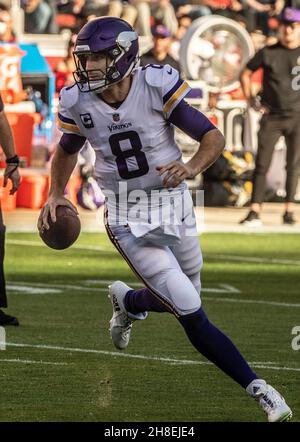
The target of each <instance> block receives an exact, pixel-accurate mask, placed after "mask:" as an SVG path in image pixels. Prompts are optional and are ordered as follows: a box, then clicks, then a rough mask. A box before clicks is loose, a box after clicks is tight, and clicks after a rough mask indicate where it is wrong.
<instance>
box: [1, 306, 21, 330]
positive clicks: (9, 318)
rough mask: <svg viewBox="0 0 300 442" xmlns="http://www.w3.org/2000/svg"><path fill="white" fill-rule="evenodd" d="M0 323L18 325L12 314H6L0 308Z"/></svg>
mask: <svg viewBox="0 0 300 442" xmlns="http://www.w3.org/2000/svg"><path fill="white" fill-rule="evenodd" d="M0 325H2V326H5V325H15V326H18V325H19V321H18V319H17V318H15V317H14V316H10V315H7V314H6V313H4V312H3V311H2V310H0Z"/></svg>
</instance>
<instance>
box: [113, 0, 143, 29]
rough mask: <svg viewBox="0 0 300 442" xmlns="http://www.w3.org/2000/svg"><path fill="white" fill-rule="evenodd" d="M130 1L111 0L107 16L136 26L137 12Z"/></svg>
mask: <svg viewBox="0 0 300 442" xmlns="http://www.w3.org/2000/svg"><path fill="white" fill-rule="evenodd" d="M130 3H133V2H130V1H120V0H111V1H110V2H109V9H108V13H107V15H111V16H112V17H119V18H122V19H123V20H125V21H127V22H128V23H129V24H131V26H133V25H134V23H135V20H136V18H137V14H138V13H137V10H136V8H135V7H134V6H133V4H130Z"/></svg>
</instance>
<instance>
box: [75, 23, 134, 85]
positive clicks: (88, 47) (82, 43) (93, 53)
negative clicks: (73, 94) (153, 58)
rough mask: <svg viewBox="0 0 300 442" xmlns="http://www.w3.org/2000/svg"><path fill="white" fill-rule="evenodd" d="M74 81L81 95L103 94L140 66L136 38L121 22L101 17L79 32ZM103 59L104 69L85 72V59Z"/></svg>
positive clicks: (76, 44) (130, 29)
mask: <svg viewBox="0 0 300 442" xmlns="http://www.w3.org/2000/svg"><path fill="white" fill-rule="evenodd" d="M73 56H74V60H75V65H76V71H75V72H74V73H73V75H74V79H75V82H76V84H77V86H78V88H79V90H80V91H81V92H102V91H103V90H104V89H106V88H108V87H109V86H111V85H113V84H115V83H118V82H119V81H121V80H123V79H124V78H125V77H127V76H128V75H130V73H131V72H132V71H133V69H134V68H135V67H137V66H138V64H139V45H138V35H137V33H136V32H135V30H134V29H133V28H132V27H131V26H130V25H129V24H128V23H127V22H126V21H124V20H121V19H120V18H115V17H100V18H96V19H94V20H91V21H90V22H89V23H87V24H86V25H85V26H83V28H82V29H81V30H80V32H79V34H78V36H77V39H76V43H75V49H74V52H73ZM97 56H99V57H104V58H105V59H106V64H105V66H106V67H105V69H100V68H99V69H89V70H87V69H86V64H87V59H88V57H96V59H97Z"/></svg>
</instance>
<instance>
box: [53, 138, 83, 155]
mask: <svg viewBox="0 0 300 442" xmlns="http://www.w3.org/2000/svg"><path fill="white" fill-rule="evenodd" d="M85 140H86V138H85V137H81V136H80V135H75V134H63V135H62V137H61V139H60V141H59V144H60V146H61V147H62V148H63V150H64V151H65V152H67V153H69V154H70V155H71V154H74V153H77V152H79V151H80V149H81V148H82V146H83V145H84V143H85Z"/></svg>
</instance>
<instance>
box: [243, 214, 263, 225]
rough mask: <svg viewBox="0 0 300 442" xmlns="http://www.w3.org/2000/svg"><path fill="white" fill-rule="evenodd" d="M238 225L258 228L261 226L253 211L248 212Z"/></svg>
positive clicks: (257, 215) (257, 216)
mask: <svg viewBox="0 0 300 442" xmlns="http://www.w3.org/2000/svg"><path fill="white" fill-rule="evenodd" d="M240 224H244V225H246V226H253V227H259V226H261V225H262V222H261V219H260V218H259V214H258V213H257V212H255V211H254V210H250V212H249V213H248V215H247V216H246V218H244V219H242V220H241V221H240Z"/></svg>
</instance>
